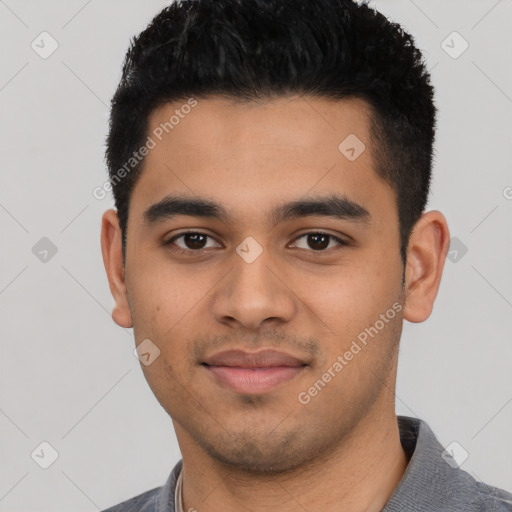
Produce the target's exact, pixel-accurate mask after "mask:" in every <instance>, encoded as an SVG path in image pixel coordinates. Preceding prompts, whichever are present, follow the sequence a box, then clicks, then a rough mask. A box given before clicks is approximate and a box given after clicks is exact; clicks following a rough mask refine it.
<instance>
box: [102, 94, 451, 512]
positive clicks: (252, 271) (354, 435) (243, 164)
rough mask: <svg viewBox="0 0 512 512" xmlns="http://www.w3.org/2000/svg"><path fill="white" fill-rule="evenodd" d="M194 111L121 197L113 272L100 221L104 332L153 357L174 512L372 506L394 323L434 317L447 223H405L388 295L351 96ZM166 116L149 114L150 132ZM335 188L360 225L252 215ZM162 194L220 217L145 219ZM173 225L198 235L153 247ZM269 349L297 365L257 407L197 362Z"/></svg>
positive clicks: (385, 491)
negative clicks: (254, 245)
mask: <svg viewBox="0 0 512 512" xmlns="http://www.w3.org/2000/svg"><path fill="white" fill-rule="evenodd" d="M198 101H199V103H198V106H197V107H195V109H194V110H193V111H192V112H191V113H190V114H188V115H187V116H185V118H184V119H182V120H180V123H179V125H177V126H175V127H174V129H173V130H172V131H171V132H170V133H169V134H168V135H167V136H165V137H164V138H163V139H162V141H161V142H159V143H158V144H157V146H156V147H155V148H154V149H152V150H151V151H150V153H149V154H148V156H147V157H146V161H145V166H144V170H143V172H142V175H141V177H140V179H139V181H138V182H137V184H136V186H135V188H134V190H133V193H132V197H131V202H130V214H129V220H128V229H127V252H126V267H125V268H124V267H123V261H122V252H121V231H120V229H119V223H118V218H117V214H116V211H115V210H108V211H107V212H105V214H104V215H103V221H102V234H101V243H102V252H103V258H104V262H105V268H106V271H107V275H108V279H109V285H110V289H111V291H112V294H113V297H114V299H115V307H114V310H113V314H112V316H113V319H114V321H115V322H116V323H117V324H119V325H120V326H123V327H132V326H133V328H134V334H135V340H136V343H137V344H139V343H140V342H142V341H143V340H145V339H147V338H149V339H150V340H151V341H152V342H153V343H154V344H155V345H156V346H157V347H158V348H159V350H160V356H159V357H157V358H156V359H155V360H154V362H152V363H151V364H150V365H148V366H145V365H142V364H141V367H142V370H143V372H144V375H145V378H146V379H147V382H148V384H149V386H150V387H151V389H152V390H153V392H154V394H155V396H156V397H157V399H158V400H159V402H160V404H161V405H162V407H163V408H164V409H165V410H166V411H167V413H168V414H169V415H170V416H171V418H172V420H173V424H174V427H175V430H176V435H177V439H178V442H179V446H180V450H181V453H182V458H183V475H184V484H183V485H184V487H183V492H184V505H185V506H184V510H189V509H191V508H193V509H196V510H197V511H199V512H213V511H221V510H222V511H224V512H230V511H233V512H234V511H236V512H239V511H240V510H251V511H255V512H256V511H263V510H265V511H266V510H269V509H275V508H276V504H277V505H278V509H279V510H280V511H282V512H287V511H294V512H295V511H296V510H298V509H301V507H303V509H304V510H310V511H313V510H323V511H335V510H336V511H339V510H344V511H346V512H349V511H350V512H359V511H379V510H381V509H382V508H383V507H384V505H385V503H386V501H387V500H388V499H389V497H390V495H391V494H392V492H393V490H394V488H395V487H396V485H397V484H398V482H399V481H400V479H401V478H402V476H403V474H404V471H405V469H406V466H407V462H408V461H407V459H406V456H405V454H404V452H403V450H402V447H401V444H400V439H399V431H398V426H397V422H396V414H395V403H394V402H395V395H394V392H395V383H396V370H397V354H398V345H399V341H400V336H401V331H402V323H403V320H404V319H406V320H408V321H410V322H423V321H425V320H426V319H427V318H428V317H429V316H430V314H431V312H432V308H433V304H434V300H435V298H436V295H437V292H438V288H439V284H440V281H441V276H442V271H443V267H444V263H445V257H446V253H447V250H448V246H449V239H450V235H449V231H448V226H447V222H446V219H445V218H444V216H443V215H442V214H441V213H440V212H439V211H429V212H426V213H423V215H422V217H421V219H420V220H419V221H418V223H417V224H416V225H415V227H414V231H413V233H412V235H411V239H410V242H409V246H408V251H407V265H406V269H405V272H406V273H405V277H406V279H405V286H404V288H402V287H401V276H402V262H401V259H400V252H399V230H398V214H397V207H396V203H395V195H394V191H393V190H392V188H390V187H389V186H388V185H387V184H386V183H385V182H384V181H383V180H382V179H381V178H379V177H378V175H377V174H376V173H375V171H374V168H375V164H374V159H373V155H372V139H371V137H370V132H369V115H370V110H369V108H368V105H367V104H366V103H365V102H364V101H363V100H359V99H350V100H349V99H346V100H342V101H332V100H327V99H319V98H312V97H287V98H279V99H272V100H268V101H266V102H260V103H251V104H250V105H245V104H241V103H239V102H236V101H228V100H226V99H223V98H220V97H213V96H212V97H208V98H206V99H200V100H198ZM183 103H185V102H183ZM180 105H181V103H178V102H176V103H173V104H167V105H164V106H162V107H160V108H159V109H157V110H155V111H154V112H153V114H152V115H151V117H150V122H149V130H148V133H151V132H152V130H153V129H155V128H156V127H158V125H159V124H160V123H162V122H165V121H166V120H168V119H169V118H170V116H171V115H172V114H173V113H174V111H175V109H176V108H179V107H180ZM350 134H356V135H357V137H358V138H359V139H360V140H361V141H363V142H364V144H365V145H366V150H365V151H364V152H363V153H362V154H361V155H360V156H359V157H358V158H357V159H356V160H355V161H350V160H349V159H347V158H346V157H345V156H344V155H343V154H342V153H341V152H340V151H339V150H338V146H339V144H340V143H341V142H342V141H343V140H344V139H345V138H346V137H347V136H348V135H350ZM333 191H334V192H337V193H339V194H344V195H345V196H346V197H348V198H349V199H351V200H353V201H355V202H357V203H358V204H360V205H362V206H364V207H365V208H366V209H367V210H368V211H369V212H370V214H371V221H370V222H369V223H368V225H362V224H361V223H356V222H352V221H350V220H341V219H334V218H328V217H322V216H311V217H304V218H297V219H291V220H287V221H285V222H282V223H280V224H277V225H274V224H273V223H272V222H270V221H269V219H268V218H267V212H268V211H269V210H270V209H271V208H272V207H274V206H276V205H279V204H281V203H283V202H286V201H291V200H297V199H304V198H305V197H313V196H314V197H317V196H324V195H329V194H331V193H333ZM168 194H183V195H188V196H191V195H193V196H201V197H205V198H208V199H212V200H215V201H216V202H219V203H221V204H222V205H223V206H224V207H225V208H226V209H227V210H228V212H229V213H230V215H231V218H230V221H229V222H222V221H219V220H212V219H204V218H196V217H192V216H177V217H174V218H170V219H165V220H161V221H158V222H155V223H152V224H148V223H146V222H145V221H144V212H145V210H146V209H147V208H149V207H150V206H151V205H152V204H154V203H157V202H158V201H160V200H162V199H163V198H164V197H165V196H167V195H168ZM188 230H195V231H199V232H201V233H205V234H206V235H208V236H209V237H211V238H207V239H206V241H205V240H203V241H202V244H203V245H201V244H197V241H196V244H194V240H192V241H190V240H189V241H188V245H187V239H186V238H183V237H182V238H180V239H178V240H175V242H174V245H171V246H169V245H167V246H165V245H163V244H162V242H163V241H168V240H169V239H170V238H171V237H172V236H174V235H178V234H182V233H185V232H187V231H188ZM318 231H321V232H324V233H328V234H330V235H333V236H338V237H340V238H341V239H343V240H345V241H347V242H348V245H345V246H341V245H338V243H337V242H336V241H335V240H333V239H327V240H331V241H330V242H329V247H327V248H325V249H322V250H318V249H316V250H315V248H316V247H317V246H316V245H315V244H314V242H315V241H314V240H313V243H312V242H311V241H309V242H308V237H307V236H303V235H304V234H307V233H315V232H318ZM246 237H253V238H254V239H255V240H256V241H257V242H258V243H259V245H260V246H261V248H262V250H263V252H262V253H261V254H260V255H259V257H258V258H257V259H256V260H255V261H253V262H252V263H248V262H246V261H245V260H244V259H243V258H241V257H240V256H239V255H238V253H237V252H236V248H237V247H238V246H239V245H240V244H241V243H242V241H244V239H245V238H246ZM171 247H175V248H181V249H183V250H186V251H187V250H188V251H189V253H191V254H192V253H193V254H192V256H191V257H187V256H184V255H180V254H178V253H176V252H173V250H172V249H171ZM201 247H205V248H203V249H201ZM198 248H199V249H198ZM194 250H195V251H196V252H193V251H194ZM394 303H396V304H400V305H401V306H402V309H401V311H400V312H399V313H398V314H396V316H395V317H394V318H393V319H392V320H389V322H388V323H386V324H385V326H384V328H382V329H381V330H379V332H378V334H377V335H376V336H375V337H374V338H370V341H369V342H368V344H367V346H365V347H364V348H363V349H362V350H361V352H359V353H358V354H357V355H355V356H354V357H353V359H352V360H351V361H349V362H348V364H347V365H346V366H345V367H344V368H343V370H342V371H340V372H339V373H338V374H336V376H335V377H333V378H332V379H331V380H330V382H329V383H328V384H327V385H326V386H325V387H324V388H323V389H322V390H321V392H319V393H318V394H317V395H316V396H314V397H312V398H311V400H310V401H309V403H307V404H303V403H300V402H299V400H298V399H297V397H298V395H299V393H301V392H304V391H307V390H308V389H309V388H310V387H311V386H312V385H313V383H314V382H315V381H317V380H318V379H319V378H321V377H322V375H323V374H324V373H325V372H326V371H328V368H329V367H332V365H333V363H334V362H335V361H336V360H337V358H338V356H340V355H343V354H345V352H346V351H347V350H349V348H350V346H351V344H352V342H353V340H356V339H357V336H358V334H360V333H361V332H362V331H364V329H365V328H367V327H369V326H371V325H374V324H375V322H376V321H377V320H378V319H379V318H380V317H379V315H381V314H384V313H386V311H388V310H390V308H392V305H393V304H394ZM269 347H272V348H276V349H279V350H281V351H284V352H287V353H289V354H292V355H294V356H296V357H299V358H301V359H302V360H304V361H305V362H307V364H308V366H306V368H305V369H304V371H303V372H301V373H300V374H299V375H297V376H296V377H295V378H294V379H292V380H290V381H288V382H285V383H282V384H281V385H279V386H278V387H276V388H274V389H273V390H271V391H269V392H267V393H262V394H259V395H254V394H253V395H250V394H246V395H243V394H239V393H236V392H234V391H232V390H231V389H227V388H225V387H223V386H221V385H219V384H217V382H216V381H215V380H214V379H213V378H212V376H211V375H210V373H209V372H208V371H206V370H205V368H204V367H203V366H202V365H201V364H200V363H201V361H202V360H204V358H205V357H206V356H207V355H211V354H213V353H215V352H218V351H220V350H226V349H232V348H241V349H245V350H248V351H256V350H259V349H263V348H269Z"/></svg>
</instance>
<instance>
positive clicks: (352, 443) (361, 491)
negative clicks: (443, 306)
mask: <svg viewBox="0 0 512 512" xmlns="http://www.w3.org/2000/svg"><path fill="white" fill-rule="evenodd" d="M175 428H176V433H177V436H178V440H179V442H180V448H181V452H182V456H183V469H182V470H183V501H184V510H199V511H201V512H213V511H217V510H223V511H224V512H238V511H240V510H243V509H244V508H246V507H247V504H250V510H252V511H253V512H263V511H267V510H271V509H275V508H278V509H279V510H280V511H281V512H292V511H293V512H295V511H296V510H297V509H303V510H322V511H325V512H330V511H332V512H334V511H339V510H343V511H344V512H378V511H381V510H382V509H383V508H384V506H385V504H386V502H387V501H388V499H389V497H390V496H391V494H392V493H393V490H394V489H395V487H396V486H397V485H398V483H399V481H400V479H401V478H402V476H403V474H404V472H405V469H406V467H407V463H408V460H407V457H406V455H405V453H404V451H403V449H402V446H401V443H400V436H399V430H398V424H397V420H396V415H395V413H394V411H390V412H388V413H387V414H386V415H385V416H384V415H383V414H382V411H380V414H376V411H375V410H374V411H372V412H370V413H369V414H368V415H367V416H366V417H365V418H364V419H363V420H362V421H361V422H360V423H359V424H358V425H357V426H356V427H355V428H354V429H353V431H352V432H351V433H350V435H349V436H348V438H347V439H344V440H343V443H340V445H339V446H338V447H337V448H336V449H335V450H332V451H331V452H330V453H329V454H327V455H323V456H322V457H321V458H320V457H319V458H318V459H317V460H314V461H311V463H310V464H309V465H308V466H307V467H300V468H298V469H297V470H295V471H294V472H291V473H290V472H288V473H286V474H282V475H280V474H273V475H263V476H262V475H254V474H252V473H247V471H243V470H238V469H237V468H233V467H226V466H225V465H224V464H222V463H220V462H219V461H217V460H214V459H212V458H211V457H210V456H209V455H207V454H206V453H204V451H202V450H201V449H200V448H199V447H198V446H197V444H195V442H194V441H193V440H192V439H191V438H189V437H187V436H188V434H187V433H186V431H184V430H183V429H181V427H180V425H178V424H175ZM276 505H277V507H276Z"/></svg>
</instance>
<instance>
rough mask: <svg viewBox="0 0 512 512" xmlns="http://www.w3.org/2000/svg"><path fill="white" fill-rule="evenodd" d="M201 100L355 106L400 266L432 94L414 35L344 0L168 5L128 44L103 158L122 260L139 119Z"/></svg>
mask: <svg viewBox="0 0 512 512" xmlns="http://www.w3.org/2000/svg"><path fill="white" fill-rule="evenodd" d="M212 95H221V96H225V97H227V98H232V99H235V100H237V99H238V100H240V101H248V100H249V101H250V100H261V99H264V100H265V99H272V98H275V97H280V96H288V95H308V96H313V97H319V98H327V99H334V100H341V99H344V98H360V99H364V100H366V101H367V102H368V104H369V106H370V109H371V112H372V116H371V136H372V140H371V151H372V154H373V156H374V161H375V166H376V169H375V171H376V173H377V175H378V176H380V177H381V178H382V179H383V180H384V181H385V182H387V183H388V184H389V185H390V186H391V188H392V190H393V191H394V193H395V200H396V204H397V211H398V218H399V230H400V254H401V258H402V263H403V267H404V268H405V263H406V252H407V246H408V243H409V236H410V233H411V231H412V228H413V227H414V224H415V223H416V222H417V220H418V219H419V218H420V216H421V214H422V213H423V210H424V208H425V206H426V203H427V200H428V194H429V188H430V181H431V174H432V158H433V145H434V138H435V123H436V107H435V105H434V88H433V87H432V85H431V83H430V75H429V73H428V72H427V69H426V65H425V62H424V60H423V56H422V53H421V51H420V50H419V49H418V48H417V47H415V45H414V39H413V37H412V36H411V35H410V34H408V33H406V32H405V31H404V30H403V28H402V27H401V26H400V25H399V24H397V23H393V22H391V21H390V20H388V19H387V18H386V17H385V16H383V15H382V14H381V13H379V12H378V11H376V10H375V9H373V8H372V7H370V6H369V5H368V3H367V2H365V1H363V2H359V3H358V2H356V1H353V0H181V1H180V0H178V1H176V2H175V3H172V4H170V5H169V6H168V7H165V8H164V9H163V10H162V11H161V12H160V13H159V14H158V15H156V16H155V17H154V18H153V20H152V21H151V23H150V24H149V25H148V26H147V28H146V29H145V30H143V31H142V32H141V33H140V34H139V35H138V36H136V37H134V38H133V39H132V40H131V44H130V48H129V49H128V52H127V54H126V58H125V61H124V65H123V72H122V78H121V81H120V83H119V86H118V88H117V90H116V92H115V95H114V97H113V99H112V104H111V116H110V130H109V134H108V137H107V149H106V160H107V165H108V168H109V176H110V182H111V184H112V190H113V195H114V199H115V205H116V208H117V212H118V216H119V221H120V227H121V231H122V239H123V260H124V257H125V250H126V228H127V222H128V213H129V203H130V195H131V191H132V190H133V187H134V185H135V183H136V181H137V179H138V177H139V176H140V174H141V171H142V169H143V165H144V160H143V159H141V160H140V161H139V160H133V154H134V152H136V151H137V150H138V149H139V148H140V147H141V146H143V145H144V143H145V141H146V139H147V137H148V133H147V130H148V118H149V116H150V114H151V113H152V112H153V111H154V110H155V109H156V108H157V107H159V106H161V105H163V104H165V103H167V102H171V101H178V100H184V99H186V98H190V97H192V96H193V97H196V98H208V97H209V96H212ZM340 142H341V141H340ZM130 159H132V162H134V165H133V166H132V168H130V169H129V172H126V162H127V161H130ZM123 167H124V169H125V172H124V173H122V175H123V178H122V179H120V177H119V170H120V169H122V168H123ZM402 284H403V276H402Z"/></svg>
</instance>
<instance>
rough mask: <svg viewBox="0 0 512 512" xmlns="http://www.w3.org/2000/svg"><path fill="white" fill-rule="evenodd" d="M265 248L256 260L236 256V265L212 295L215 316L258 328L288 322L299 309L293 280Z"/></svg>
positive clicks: (238, 325) (234, 264)
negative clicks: (279, 267) (249, 260)
mask: <svg viewBox="0 0 512 512" xmlns="http://www.w3.org/2000/svg"><path fill="white" fill-rule="evenodd" d="M277 267H278V265H276V264H275V262H274V261H273V259H272V258H271V257H270V255H268V253H267V252H266V251H263V252H262V253H261V254H260V255H259V256H258V257H257V258H256V259H255V260H254V261H252V262H248V261H246V260H244V259H243V258H242V257H241V256H239V254H238V253H235V254H234V255H233V266H232V269H231V271H230V272H228V273H227V275H226V276H225V277H224V279H223V280H222V281H221V285H220V286H219V288H218V289H217V292H216V294H215V295H214V298H213V315H214V317H215V318H216V320H217V321H218V322H220V323H223V324H228V325H230V327H234V328H241V327H244V328H246V329H252V330H256V329H259V328H262V327H265V326H266V325H269V324H276V325H278V324H281V323H286V322H289V321H290V320H291V319H292V318H293V315H294V314H295V313H296V311H297V302H296V300H297V299H296V296H295V294H294V292H293V283H287V282H286V279H287V278H286V275H285V272H283V269H281V272H279V269H278V268H277Z"/></svg>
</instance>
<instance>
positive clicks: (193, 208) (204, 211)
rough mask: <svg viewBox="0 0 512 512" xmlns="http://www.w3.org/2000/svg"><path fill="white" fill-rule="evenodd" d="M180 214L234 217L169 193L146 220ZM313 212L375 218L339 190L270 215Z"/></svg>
mask: <svg viewBox="0 0 512 512" xmlns="http://www.w3.org/2000/svg"><path fill="white" fill-rule="evenodd" d="M178 215H186V216H190V217H199V218H204V219H215V220H219V221H221V222H224V223H229V222H230V220H231V216H230V215H229V214H228V212H227V210H226V209H225V208H224V207H223V206H222V205H221V204H219V203H216V202H215V201H211V200H209V199H206V198H203V197H190V196H166V197H165V198H163V199H162V200H161V201H159V202H158V203H155V204H153V205H151V206H150V207H149V208H148V209H147V210H146V211H145V212H144V221H145V223H146V224H147V225H150V224H153V223H156V222H159V221H163V220H168V219H172V218H173V217H176V216H178ZM310 216H320V217H332V218H335V219H340V220H347V221H350V222H354V223H358V224H362V225H368V224H370V222H371V220H372V218H371V215H370V212H369V211H368V210H367V209H366V208H364V207H363V206H362V205H360V204H358V203H356V202H354V201H352V200H350V199H348V198H347V197H345V196H340V195H336V194H331V195H329V196H326V197H313V198H307V199H301V200H296V201H290V202H287V203H284V204H282V205H279V206H277V207H275V208H274V209H272V210H271V211H270V212H269V214H268V217H267V218H268V219H269V220H270V222H272V223H273V224H274V225H275V224H279V223H281V222H285V221H287V220H290V219H296V218H303V217H310Z"/></svg>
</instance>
